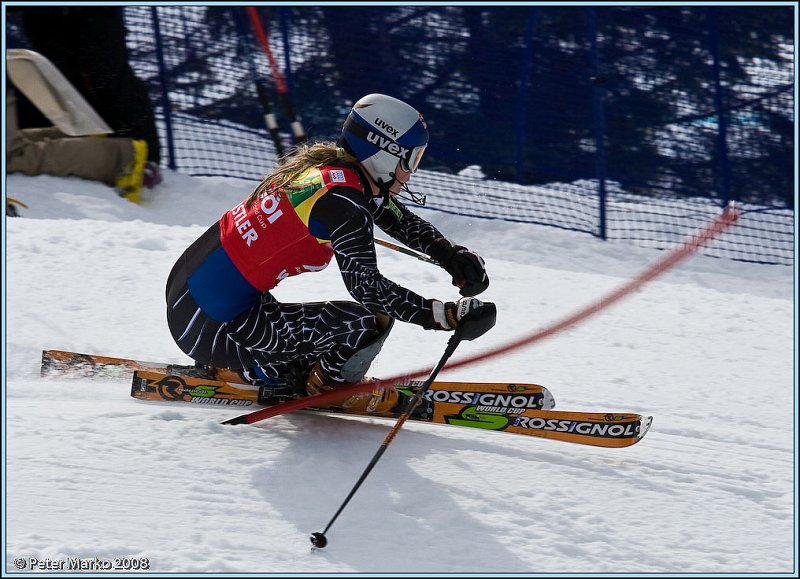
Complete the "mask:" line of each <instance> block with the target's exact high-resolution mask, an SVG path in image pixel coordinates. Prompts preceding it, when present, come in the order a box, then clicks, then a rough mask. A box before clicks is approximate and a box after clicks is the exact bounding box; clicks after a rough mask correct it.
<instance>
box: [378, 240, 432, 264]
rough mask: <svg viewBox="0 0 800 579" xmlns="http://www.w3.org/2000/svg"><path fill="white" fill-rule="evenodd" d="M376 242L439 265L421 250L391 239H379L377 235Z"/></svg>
mask: <svg viewBox="0 0 800 579" xmlns="http://www.w3.org/2000/svg"><path fill="white" fill-rule="evenodd" d="M375 243H377V244H378V245H382V246H384V247H388V248H389V249H393V250H395V251H397V252H399V253H405V254H406V255H410V256H411V257H416V258H417V259H418V260H420V261H424V262H426V263H432V264H433V265H438V262H437V261H436V260H435V259H433V258H432V257H429V256H427V255H425V254H424V253H421V252H419V251H414V250H413V249H409V248H408V247H403V246H402V245H398V244H396V243H392V242H391V241H386V240H384V239H379V238H377V237H376V238H375Z"/></svg>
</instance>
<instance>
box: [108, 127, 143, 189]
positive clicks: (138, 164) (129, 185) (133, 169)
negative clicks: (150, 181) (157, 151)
mask: <svg viewBox="0 0 800 579" xmlns="http://www.w3.org/2000/svg"><path fill="white" fill-rule="evenodd" d="M146 164H147V141H144V140H142V139H134V140H133V159H132V160H131V162H130V163H128V164H127V165H126V166H125V168H124V169H123V171H122V173H121V174H120V176H119V177H117V180H116V182H115V183H114V187H115V188H116V189H117V193H119V195H120V197H125V198H126V199H127V200H128V201H132V202H133V203H138V202H139V201H140V200H141V194H142V185H143V184H144V168H145V165H146Z"/></svg>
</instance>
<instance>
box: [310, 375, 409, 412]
mask: <svg viewBox="0 0 800 579" xmlns="http://www.w3.org/2000/svg"><path fill="white" fill-rule="evenodd" d="M334 384H335V383H332V382H331V381H330V380H329V379H328V377H327V376H326V375H325V372H324V371H323V370H322V368H321V366H320V363H319V362H317V363H316V364H314V367H313V368H311V373H310V374H309V375H308V380H307V382H306V390H307V391H308V394H309V395H312V396H313V395H314V394H320V393H322V392H330V391H332V390H336V386H335V385H334ZM346 385H347V384H342V386H346ZM399 402H400V393H399V392H398V391H397V388H395V387H394V386H386V387H385V388H374V389H373V390H372V391H371V392H359V393H358V394H354V395H352V396H350V397H349V398H347V399H345V400H342V401H340V402H336V403H334V404H328V405H326V406H319V407H318V408H323V409H324V408H332V409H333V408H336V409H339V408H341V409H343V410H347V411H348V412H352V413H354V414H372V415H376V416H393V415H394V413H393V412H392V410H395V407H396V406H397V405H398V403H399Z"/></svg>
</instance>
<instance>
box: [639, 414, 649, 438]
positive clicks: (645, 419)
mask: <svg viewBox="0 0 800 579" xmlns="http://www.w3.org/2000/svg"><path fill="white" fill-rule="evenodd" d="M652 424H653V417H652V416H642V420H641V421H640V422H639V433H638V434H637V435H636V438H638V439H639V440H641V439H642V438H644V435H645V434H647V432H648V431H649V430H650V426H652Z"/></svg>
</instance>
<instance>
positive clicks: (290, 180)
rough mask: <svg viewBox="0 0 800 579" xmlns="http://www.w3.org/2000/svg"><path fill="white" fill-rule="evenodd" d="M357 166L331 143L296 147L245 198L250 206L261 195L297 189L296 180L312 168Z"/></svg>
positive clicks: (346, 154)
mask: <svg viewBox="0 0 800 579" xmlns="http://www.w3.org/2000/svg"><path fill="white" fill-rule="evenodd" d="M342 162H344V163H350V164H354V165H355V164H358V159H356V158H355V157H354V156H353V155H351V154H349V153H348V152H347V151H345V150H344V149H342V148H341V147H339V146H338V145H337V144H336V143H334V142H333V141H322V142H319V143H314V144H312V145H298V146H297V147H295V148H294V149H293V150H292V151H290V152H289V153H287V154H286V155H284V156H283V157H281V158H280V159H279V160H278V168H277V169H275V170H274V171H273V172H272V173H271V174H269V175H268V176H267V177H265V178H264V180H263V181H261V183H259V185H258V187H256V188H255V191H253V192H252V193H251V194H250V196H249V197H248V198H247V202H246V205H247V206H250V205H251V204H252V203H253V202H254V201H256V200H257V199H258V198H259V197H260V196H261V194H262V193H264V192H267V191H280V190H281V189H284V190H285V189H291V188H293V186H294V187H296V188H299V187H302V186H303V185H299V184H298V185H294V183H295V182H296V181H297V179H298V178H299V177H300V176H301V175H303V174H304V173H306V172H307V171H308V170H309V169H313V168H314V167H322V166H324V165H330V164H332V163H342Z"/></svg>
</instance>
